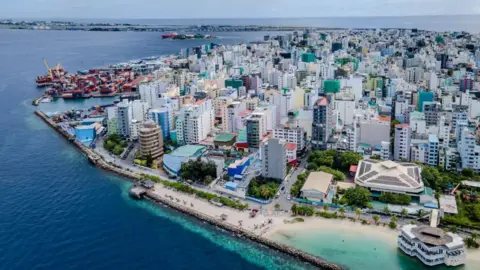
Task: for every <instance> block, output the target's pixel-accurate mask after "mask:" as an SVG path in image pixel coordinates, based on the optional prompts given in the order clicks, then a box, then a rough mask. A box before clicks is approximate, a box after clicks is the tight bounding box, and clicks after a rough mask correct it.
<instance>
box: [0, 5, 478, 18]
mask: <svg viewBox="0 0 480 270" xmlns="http://www.w3.org/2000/svg"><path fill="white" fill-rule="evenodd" d="M465 14H469V15H479V14H480V2H478V1H475V0H460V1H447V0H426V1H422V2H420V3H418V2H417V1H414V0H389V1H374V0H362V1H353V0H344V1H341V2H325V3H323V2H317V1H312V0H304V1H296V2H294V1H287V0H280V1H273V0H265V1H261V2H258V1H253V0H245V1H244V2H242V5H238V6H236V7H235V9H232V7H231V5H225V2H223V1H220V0H212V1H209V2H202V4H201V5H199V4H198V3H197V2H194V1H191V0H180V1H175V2H167V3H157V2H155V1H153V0H140V1H136V2H131V1H125V0H119V1H112V0H105V1H102V2H100V3H99V2H96V1H93V0H86V1H82V2H73V1H61V0H25V1H16V2H7V3H4V4H3V9H2V10H1V11H0V17H3V18H79V19H80V18H81V19H114V18H131V19H185V18H192V19H206V18H211V19H217V18H218V19H228V18H320V17H345V16H355V17H357V16H358V17H364V16H365V17H379V16H424V15H465Z"/></svg>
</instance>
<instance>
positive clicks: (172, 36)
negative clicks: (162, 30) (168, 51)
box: [162, 32, 178, 39]
mask: <svg viewBox="0 0 480 270" xmlns="http://www.w3.org/2000/svg"><path fill="white" fill-rule="evenodd" d="M177 35H178V34H177V33H175V32H173V33H171V34H166V35H162V38H163V39H167V38H174V37H176V36H177Z"/></svg>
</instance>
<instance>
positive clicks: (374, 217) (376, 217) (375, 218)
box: [372, 215, 380, 225]
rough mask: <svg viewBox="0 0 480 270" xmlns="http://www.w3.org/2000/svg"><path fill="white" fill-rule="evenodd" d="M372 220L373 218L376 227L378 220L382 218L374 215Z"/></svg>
mask: <svg viewBox="0 0 480 270" xmlns="http://www.w3.org/2000/svg"><path fill="white" fill-rule="evenodd" d="M372 218H373V221H374V222H375V225H378V220H379V219H380V216H379V215H374V216H373V217H372Z"/></svg>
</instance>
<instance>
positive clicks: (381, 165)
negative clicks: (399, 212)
mask: <svg viewBox="0 0 480 270" xmlns="http://www.w3.org/2000/svg"><path fill="white" fill-rule="evenodd" d="M420 171H421V169H420V167H419V166H418V165H416V164H414V163H397V162H394V161H391V160H385V161H380V160H373V159H365V160H361V161H360V162H359V163H358V169H357V173H356V176H355V183H356V184H357V185H360V186H364V187H369V188H379V189H385V190H391V191H402V192H412V193H419V192H422V191H423V189H424V185H423V182H422V180H421V177H420Z"/></svg>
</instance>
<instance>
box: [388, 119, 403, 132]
mask: <svg viewBox="0 0 480 270" xmlns="http://www.w3.org/2000/svg"><path fill="white" fill-rule="evenodd" d="M398 124H401V123H400V121H398V120H397V119H394V120H393V121H392V124H391V127H390V135H394V134H395V126H396V125H398Z"/></svg>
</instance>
